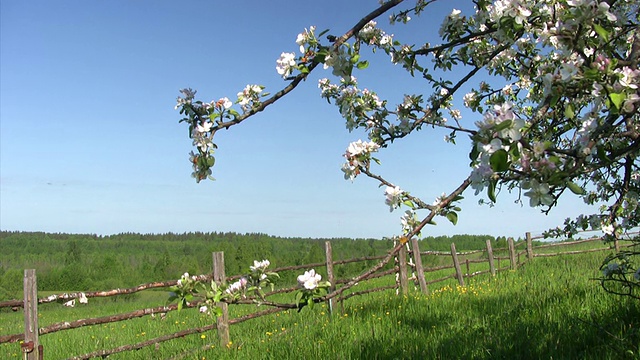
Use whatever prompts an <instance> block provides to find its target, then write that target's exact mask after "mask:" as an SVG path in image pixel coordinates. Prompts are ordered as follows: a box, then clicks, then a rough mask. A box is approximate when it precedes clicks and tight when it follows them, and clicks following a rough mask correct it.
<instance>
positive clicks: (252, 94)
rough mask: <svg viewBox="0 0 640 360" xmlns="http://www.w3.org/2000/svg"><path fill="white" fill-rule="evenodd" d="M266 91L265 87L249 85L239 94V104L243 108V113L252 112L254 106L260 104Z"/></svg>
mask: <svg viewBox="0 0 640 360" xmlns="http://www.w3.org/2000/svg"><path fill="white" fill-rule="evenodd" d="M263 90H264V86H261V85H247V86H245V88H244V89H243V90H242V91H241V92H239V93H238V104H239V105H240V107H241V108H242V111H244V112H247V111H249V110H251V108H252V107H253V106H256V105H258V104H260V96H261V95H260V94H261V93H262V91H263Z"/></svg>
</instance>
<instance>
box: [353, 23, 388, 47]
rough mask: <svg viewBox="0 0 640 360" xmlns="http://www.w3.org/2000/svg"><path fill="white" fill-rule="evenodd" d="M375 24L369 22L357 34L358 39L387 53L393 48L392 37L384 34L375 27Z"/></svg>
mask: <svg viewBox="0 0 640 360" xmlns="http://www.w3.org/2000/svg"><path fill="white" fill-rule="evenodd" d="M376 25H377V23H376V22H375V21H373V20H371V21H369V22H368V23H367V24H366V25H365V26H364V27H363V28H362V29H361V30H360V32H358V38H359V39H360V40H362V41H364V42H366V43H367V44H369V45H374V46H377V47H379V48H382V49H384V50H385V51H387V52H389V51H391V49H392V46H393V35H389V34H387V33H385V32H384V31H383V30H382V29H380V28H377V27H376Z"/></svg>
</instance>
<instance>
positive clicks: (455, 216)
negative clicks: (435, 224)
mask: <svg viewBox="0 0 640 360" xmlns="http://www.w3.org/2000/svg"><path fill="white" fill-rule="evenodd" d="M447 219H448V220H449V221H451V223H452V224H453V225H457V224H458V214H456V213H455V212H453V211H451V212H449V213H447Z"/></svg>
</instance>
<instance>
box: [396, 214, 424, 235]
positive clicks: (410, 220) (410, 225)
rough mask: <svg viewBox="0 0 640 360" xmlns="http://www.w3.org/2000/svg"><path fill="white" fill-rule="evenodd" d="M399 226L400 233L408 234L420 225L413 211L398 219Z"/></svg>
mask: <svg viewBox="0 0 640 360" xmlns="http://www.w3.org/2000/svg"><path fill="white" fill-rule="evenodd" d="M400 224H401V225H402V233H403V234H405V235H407V234H410V233H411V232H413V230H414V229H415V228H416V227H417V226H418V225H419V224H420V220H419V219H418V214H416V212H415V211H413V210H407V211H405V212H404V215H402V217H400Z"/></svg>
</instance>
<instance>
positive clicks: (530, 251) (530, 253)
mask: <svg viewBox="0 0 640 360" xmlns="http://www.w3.org/2000/svg"><path fill="white" fill-rule="evenodd" d="M527 260H529V261H531V260H533V245H532V244H531V233H530V232H528V231H527Z"/></svg>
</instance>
